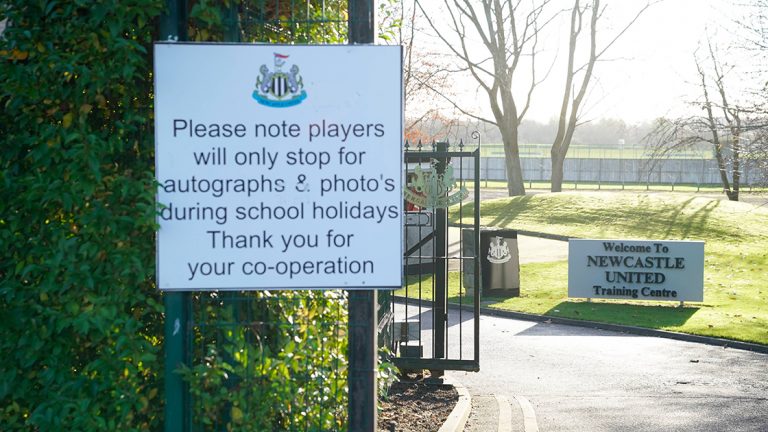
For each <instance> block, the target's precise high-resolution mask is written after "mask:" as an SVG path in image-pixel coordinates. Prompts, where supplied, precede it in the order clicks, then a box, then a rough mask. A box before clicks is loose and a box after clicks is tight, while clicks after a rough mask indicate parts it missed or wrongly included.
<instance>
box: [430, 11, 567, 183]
mask: <svg viewBox="0 0 768 432" xmlns="http://www.w3.org/2000/svg"><path fill="white" fill-rule="evenodd" d="M416 3H417V4H418V6H419V8H420V9H421V11H422V12H423V13H424V16H425V18H426V19H427V21H428V23H429V25H430V27H431V28H432V29H433V30H434V32H435V33H436V34H437V36H438V38H439V39H440V40H442V41H443V43H444V44H445V45H446V46H447V47H448V49H449V50H450V51H451V52H452V53H453V54H454V55H455V56H456V57H457V58H458V59H459V60H460V62H461V64H462V67H461V70H463V71H466V72H468V73H469V74H470V75H471V76H472V78H473V79H474V80H475V81H476V82H477V84H478V85H479V87H480V88H481V89H482V91H483V92H484V93H485V95H486V96H487V97H488V102H489V104H490V108H491V112H492V113H493V118H492V119H491V118H486V117H483V116H481V115H478V114H475V113H471V112H468V111H467V110H465V108H464V107H462V106H461V105H459V104H458V103H456V102H455V101H453V100H450V103H451V104H452V105H453V106H454V107H455V108H456V109H458V110H459V111H461V112H462V113H463V114H465V115H467V116H469V117H472V118H475V119H477V120H480V121H483V122H487V123H490V124H494V125H496V126H497V127H498V128H499V130H500V132H501V136H502V142H503V144H504V156H505V163H506V171H507V179H508V183H507V190H508V193H509V195H510V196H514V195H524V194H525V186H524V183H523V173H522V168H521V164H520V151H519V147H518V130H519V126H520V122H521V121H522V120H523V118H524V117H525V114H526V112H527V111H528V108H529V107H530V103H531V97H532V95H533V92H534V89H535V88H536V86H537V85H538V84H539V83H540V82H541V81H538V80H537V78H536V68H535V57H536V54H537V44H538V36H539V31H540V30H541V28H542V27H543V26H545V25H546V24H547V23H548V22H551V20H552V19H553V17H554V15H552V16H549V17H548V18H544V15H543V12H544V10H545V7H546V6H547V5H548V4H549V3H550V0H539V1H535V0H532V1H531V2H530V6H529V5H528V3H526V4H525V5H524V4H523V1H522V0H479V1H476V0H475V1H473V0H443V4H444V6H445V9H446V13H447V17H448V20H447V21H448V22H447V23H446V22H442V21H440V22H439V23H437V22H435V20H434V18H433V17H431V16H430V15H429V14H428V13H426V12H425V11H424V8H423V6H422V4H421V2H420V1H419V0H417V1H416ZM472 39H477V40H479V41H480V42H481V44H482V46H483V47H484V49H483V50H476V49H474V47H470V46H469V45H468V41H470V40H472ZM527 66H529V67H530V71H528V70H526V71H525V72H526V73H529V74H530V75H529V76H527V77H526V78H527V79H526V81H525V83H524V84H522V85H521V84H520V83H519V81H521V79H519V77H520V75H521V70H522V68H525V67H527ZM519 88H522V89H523V90H522V91H521V94H522V97H520V96H519V95H516V94H515V92H514V91H513V90H514V89H518V90H519ZM435 90H437V93H438V94H441V95H442V93H441V92H440V91H439V90H438V89H435ZM446 99H449V98H446Z"/></svg>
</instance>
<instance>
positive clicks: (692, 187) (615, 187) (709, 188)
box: [480, 180, 768, 194]
mask: <svg viewBox="0 0 768 432" xmlns="http://www.w3.org/2000/svg"><path fill="white" fill-rule="evenodd" d="M480 186H481V187H483V188H487V189H506V188H507V182H506V181H505V180H504V181H502V180H480ZM551 186H552V184H551V183H550V182H546V181H526V182H525V187H526V189H528V190H539V189H544V190H547V191H548V190H550V188H551ZM597 190H608V191H619V190H620V191H636V192H648V191H653V192H690V193H711V194H720V193H722V192H723V186H722V185H718V184H702V185H697V184H689V183H678V184H672V183H624V184H622V183H616V182H613V183H606V182H604V183H598V182H587V181H582V182H572V181H565V182H563V191H597ZM766 192H768V189H766V188H764V187H757V186H751V185H749V186H743V185H742V189H741V193H766Z"/></svg>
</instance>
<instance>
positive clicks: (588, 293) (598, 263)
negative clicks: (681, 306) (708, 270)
mask: <svg viewBox="0 0 768 432" xmlns="http://www.w3.org/2000/svg"><path fill="white" fill-rule="evenodd" d="M568 297H582V298H604V299H633V300H657V301H658V300H668V301H678V302H680V301H703V300H704V242H701V241H663V240H642V241H639V240H570V241H569V243H568Z"/></svg>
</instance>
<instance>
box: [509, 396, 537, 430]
mask: <svg viewBox="0 0 768 432" xmlns="http://www.w3.org/2000/svg"><path fill="white" fill-rule="evenodd" d="M515 399H516V400H517V403H518V404H520V409H522V410H523V425H524V427H525V432H539V424H538V423H537V422H536V411H534V410H533V405H531V402H530V401H529V400H528V399H526V398H524V397H523V396H517V395H516V396H515Z"/></svg>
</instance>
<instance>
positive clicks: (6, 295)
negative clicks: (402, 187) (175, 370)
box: [0, 0, 347, 431]
mask: <svg viewBox="0 0 768 432" xmlns="http://www.w3.org/2000/svg"><path fill="white" fill-rule="evenodd" d="M163 3H164V2H163V1H160V0H121V1H119V2H116V1H84V0H80V1H75V0H70V1H62V2H57V1H39V2H30V1H29V0H7V1H0V21H3V20H6V19H7V20H8V21H6V23H7V28H6V29H5V31H4V33H3V35H2V36H1V37H0V107H2V108H1V109H0V143H2V150H1V151H2V155H0V185H1V187H0V250H2V251H3V255H2V257H3V259H2V260H0V352H2V353H3V361H2V362H0V425H2V426H0V429H2V430H3V431H14V430H40V431H65V430H66V431H101V430H115V431H117V430H119V431H132V430H136V431H145V430H160V429H162V425H163V392H162V384H163V375H164V373H165V371H164V370H163V361H162V339H163V315H162V314H163V308H162V299H161V295H160V293H159V292H158V291H157V289H156V287H155V283H154V277H155V276H154V262H155V256H154V254H155V245H154V231H155V228H156V225H155V206H156V204H155V201H154V195H155V180H154V173H153V160H154V154H153V150H154V145H153V141H152V133H153V132H152V77H151V65H152V62H151V42H152V41H153V40H154V39H155V38H156V34H155V29H156V28H157V20H158V17H159V15H160V13H161V11H162V7H163ZM227 3H228V2H227V1H219V2H211V1H199V2H192V3H191V4H192V7H191V9H190V34H193V35H194V36H195V39H198V40H201V39H206V37H203V36H206V35H207V39H208V40H221V39H222V33H221V31H222V27H221V26H222V25H223V23H224V22H225V21H226V20H224V19H223V16H224V14H223V13H219V11H221V10H223V6H224V5H225V4H227ZM336 26H337V27H340V28H341V27H343V26H342V24H341V23H337V24H336ZM265 28H266V27H265ZM269 28H274V27H273V26H272V27H269ZM203 30H205V32H203ZM311 31H314V28H313V29H311ZM311 31H310V30H308V31H307V32H306V34H307V35H311ZM278 33H280V34H283V35H284V34H285V33H284V32H278ZM329 34H330V35H331V36H330V37H339V35H341V34H343V32H326V33H325V35H326V36H327V35H329ZM327 42H329V41H327ZM281 296H282V298H284V299H285V298H294V299H295V301H294V302H291V303H290V305H285V304H281V305H277V306H276V305H275V304H274V302H273V301H271V300H269V299H268V297H269V295H267V294H258V293H257V294H254V295H252V298H251V300H250V301H251V302H252V303H251V306H249V307H252V306H255V305H259V304H261V305H263V306H265V308H266V309H265V310H266V313H268V314H269V316H271V317H272V319H274V320H275V322H276V323H280V322H284V323H286V325H285V326H282V325H280V326H279V328H281V329H283V331H282V333H280V334H279V335H278V336H275V337H272V338H271V339H270V342H269V344H267V345H264V343H263V342H264V340H263V336H264V335H263V334H260V333H258V334H257V333H254V332H248V330H247V329H246V328H241V329H239V330H237V329H235V330H232V331H230V332H226V333H225V334H224V338H218V339H217V340H215V341H214V340H210V341H209V340H206V338H205V337H204V336H203V335H199V334H198V335H193V343H196V344H199V343H203V344H209V343H210V345H206V347H207V348H206V349H207V350H208V351H207V352H205V353H204V356H203V357H202V358H195V359H193V362H192V364H191V365H190V367H189V368H187V369H184V370H183V371H181V373H182V374H183V375H184V376H185V377H186V379H188V381H189V382H190V384H191V394H192V395H193V399H194V400H196V401H197V403H193V407H194V410H195V413H194V414H195V423H197V424H199V425H202V426H203V428H207V427H206V425H211V424H216V427H217V429H224V430H268V429H275V428H278V429H279V428H287V427H291V428H292V427H294V426H296V425H306V426H307V427H308V428H309V429H310V430H314V429H318V430H319V429H324V430H327V429H338V430H342V429H344V422H345V421H346V412H345V409H346V395H347V393H346V384H345V380H346V356H345V350H346V333H345V331H344V327H343V326H342V327H339V323H340V322H341V323H343V322H345V320H346V300H345V299H344V297H343V295H341V294H339V293H330V292H329V293H300V292H297V293H285V294H283V295H281ZM198 297H199V296H198ZM214 297H215V296H214ZM329 302H330V303H331V304H332V306H329ZM206 307H212V306H211V305H210V303H209V304H208V305H207V306H206ZM231 312H232V309H231V308H229V307H228V306H227V305H226V304H222V305H219V306H218V307H216V308H214V309H212V312H211V314H212V315H211V319H214V318H215V317H219V318H221V317H225V315H226V314H229V313H231ZM301 320H303V321H301ZM265 334H266V333H265ZM318 349H319V350H320V351H321V352H322V355H320V356H317V355H316V354H317V352H318ZM245 354H247V355H245ZM223 359H226V360H225V361H222V360H223ZM254 365H258V367H257V368H254ZM233 376H234V377H238V379H243V380H249V381H250V383H251V384H257V388H256V389H254V388H253V387H249V389H247V390H246V388H245V387H243V386H238V385H237V384H235V385H232V382H233V381H232V377H233ZM222 380H223V381H222ZM222 384H223V386H222ZM254 392H255V393H254ZM264 428H266V429H264Z"/></svg>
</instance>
